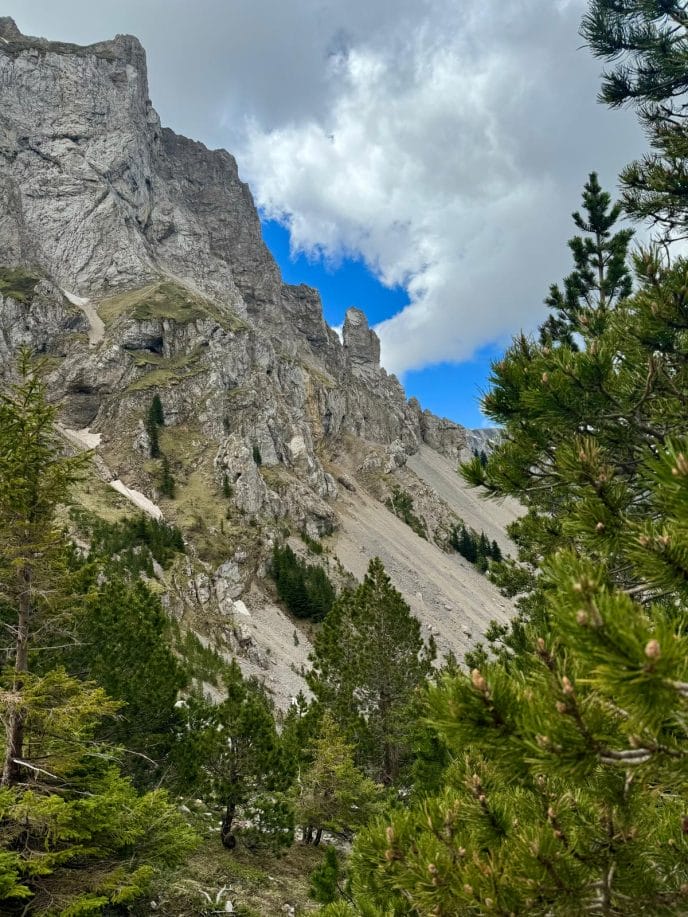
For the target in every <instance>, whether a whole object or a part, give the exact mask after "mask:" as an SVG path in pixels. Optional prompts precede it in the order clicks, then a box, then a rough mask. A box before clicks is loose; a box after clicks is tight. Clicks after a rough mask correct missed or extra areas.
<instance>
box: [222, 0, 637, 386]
mask: <svg viewBox="0 0 688 917" xmlns="http://www.w3.org/2000/svg"><path fill="white" fill-rule="evenodd" d="M456 7H457V4H455V3H446V4H443V3H439V2H437V3H432V4H430V5H429V7H426V9H425V15H424V17H423V18H420V19H419V21H418V23H417V26H418V27H417V29H416V30H415V31H414V32H412V33H411V34H410V35H409V36H408V37H406V38H405V40H403V41H401V42H400V38H399V33H398V30H397V29H396V28H395V27H394V26H393V23H392V22H391V21H390V30H389V36H388V39H389V40H388V41H385V40H384V36H380V35H378V36H377V37H376V40H375V41H370V42H365V41H363V42H361V44H360V45H359V46H356V47H350V48H349V49H348V52H347V54H345V55H340V56H338V57H336V58H334V59H332V60H330V61H329V63H328V69H327V72H326V81H325V82H326V84H327V85H328V86H329V87H330V91H331V96H330V98H331V102H330V108H329V111H328V112H327V114H326V115H324V116H319V117H310V118H309V117H305V118H304V117H299V118H294V119H292V120H291V122H289V123H285V124H282V125H280V126H277V127H274V128H270V127H266V126H265V125H264V124H262V123H260V122H258V121H257V120H255V119H254V120H253V121H252V122H251V123H250V126H249V130H248V136H247V139H246V142H245V144H244V146H243V149H242V151H241V156H240V161H241V162H242V168H243V171H244V173H247V174H248V176H249V178H250V181H251V184H252V187H253V189H254V192H255V193H256V196H257V200H258V202H259V204H260V206H261V207H262V208H263V211H264V212H265V214H266V215H267V216H269V217H271V218H276V219H279V220H280V221H281V222H283V223H284V224H285V225H287V226H288V227H289V229H290V231H291V238H292V245H293V247H294V248H295V249H297V250H303V251H306V252H308V253H309V254H314V253H316V254H317V253H320V254H322V255H323V256H325V257H334V258H336V257H338V256H339V255H341V254H342V253H345V254H346V253H352V254H357V255H362V256H363V257H364V258H365V260H366V262H367V263H368V264H369V265H370V266H371V268H372V269H373V270H374V271H375V272H376V273H377V274H378V276H379V277H380V279H381V280H382V281H383V282H384V283H386V284H388V285H393V284H403V285H404V286H405V287H406V288H407V290H408V293H409V296H410V300H411V304H410V305H409V306H408V307H407V308H406V309H405V310H404V311H403V312H401V313H400V314H398V315H396V316H394V317H393V318H391V319H389V320H388V321H385V322H383V323H382V324H381V325H380V326H379V327H378V331H379V333H380V336H381V338H382V344H383V361H384V363H385V365H387V367H388V368H390V369H392V370H394V371H397V372H403V371H404V370H407V369H411V368H419V367H422V366H424V365H427V364H430V363H434V362H438V361H442V360H455V361H458V360H462V359H466V358H468V357H470V356H471V354H472V353H474V351H475V350H476V348H478V347H479V346H481V345H484V344H486V343H487V342H489V341H493V340H495V339H498V338H502V337H504V336H505V335H508V334H510V333H512V332H513V331H515V330H517V329H518V328H519V327H521V326H525V327H531V328H532V327H533V326H534V324H535V323H536V322H537V320H538V319H539V318H540V317H541V315H542V306H541V303H542V299H543V296H544V294H545V292H546V290H547V287H548V285H549V283H550V282H551V281H553V280H557V279H559V276H560V274H561V273H562V272H564V271H566V270H567V269H568V256H567V250H566V245H565V242H566V239H567V237H568V236H569V235H570V234H571V232H570V222H569V214H570V212H571V210H572V209H573V208H574V207H576V206H578V198H579V192H580V188H581V186H582V183H583V181H584V179H585V177H586V175H587V173H588V171H589V170H591V169H592V168H597V169H598V170H600V171H601V172H602V176H603V179H605V180H606V181H607V182H609V181H610V180H613V178H614V176H615V173H616V170H617V169H618V168H619V167H620V166H621V165H622V164H623V163H624V162H625V161H626V160H627V159H628V158H630V157H631V156H632V155H634V154H635V153H636V152H637V149H638V148H639V146H640V143H639V135H638V134H637V132H636V129H635V125H634V124H633V123H632V121H631V120H630V117H629V116H626V117H625V118H624V117H623V116H622V117H619V116H618V115H617V116H615V115H614V114H611V113H608V112H606V111H604V110H603V109H600V108H597V107H596V105H595V93H596V91H597V77H596V71H597V66H596V65H595V64H594V62H592V60H591V59H590V58H589V56H588V55H587V52H584V51H578V50H577V47H578V45H579V44H580V39H579V38H578V37H577V24H578V20H579V17H580V13H581V8H582V7H581V4H580V3H578V2H570V3H560V4H558V5H557V4H552V3H551V0H521V2H520V3H514V4H512V5H511V6H510V7H509V12H505V11H504V4H499V6H497V4H496V3H484V2H481V0H471V2H465V3H464V4H462V5H461V10H460V16H458V15H457V11H456ZM428 10H429V11H430V13H431V14H432V15H428ZM498 10H499V11H500V14H501V15H500V16H499V20H497V19H496V16H497V11H498ZM333 87H334V88H333ZM624 147H625V148H624Z"/></svg>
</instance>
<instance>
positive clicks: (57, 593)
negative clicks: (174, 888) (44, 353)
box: [0, 355, 194, 917]
mask: <svg viewBox="0 0 688 917" xmlns="http://www.w3.org/2000/svg"><path fill="white" fill-rule="evenodd" d="M19 372H20V380H19V382H18V384H17V385H15V386H14V387H13V388H11V389H10V390H9V391H8V392H6V393H3V394H2V396H0V521H1V523H2V525H1V526H0V529H1V534H0V597H1V599H2V606H3V623H4V624H5V628H6V633H7V634H8V635H9V636H10V638H11V640H12V645H11V646H10V647H8V649H7V651H6V657H7V659H8V664H7V665H6V667H5V669H4V670H3V672H2V675H1V676H0V678H1V681H2V694H1V696H0V717H1V718H2V724H3V727H4V730H3V736H2V739H1V740H0V753H1V754H2V759H3V771H2V778H1V779H0V901H1V902H2V909H3V913H6V914H12V913H16V914H22V915H26V914H30V913H51V914H61V915H64V917H68V915H77V914H79V915H82V914H83V915H92V914H98V913H101V912H102V911H103V909H104V908H106V907H108V906H110V905H113V906H118V907H126V906H127V905H128V904H129V903H130V902H132V901H134V900H135V899H136V898H138V897H139V896H141V895H142V894H144V893H145V892H146V891H147V890H148V888H149V887H150V885H151V881H152V880H153V878H154V877H155V875H156V872H157V870H158V869H160V868H162V867H166V866H171V865H174V864H175V863H178V862H179V861H180V859H182V858H183V857H184V855H185V854H186V853H187V852H188V851H189V850H190V849H191V848H192V846H193V844H194V835H193V832H191V830H190V829H189V828H188V827H187V826H186V825H185V824H184V822H183V821H182V819H181V818H180V817H179V815H178V814H177V812H176V810H175V809H174V808H173V807H172V806H171V805H170V804H169V802H168V800H167V798H166V795H165V793H164V792H163V791H161V790H156V791H154V792H152V793H148V794H146V795H139V794H138V793H137V792H136V790H135V789H134V788H133V786H132V784H131V783H130V782H129V781H128V780H127V779H126V778H125V777H124V776H123V775H122V774H121V772H120V767H119V757H120V750H119V749H118V748H117V747H116V746H115V745H113V744H110V743H109V742H107V741H106V740H104V739H103V738H102V736H101V732H102V729H103V723H104V719H106V718H112V717H115V716H117V715H118V709H119V707H120V705H119V703H118V702H116V701H113V700H110V699H109V698H108V696H107V694H106V693H105V691H104V690H103V688H102V687H101V686H98V685H97V684H95V683H94V682H93V681H88V680H83V679H81V678H76V677H74V676H71V675H69V674H67V673H66V672H65V670H64V669H63V668H62V667H59V666H57V665H56V664H55V655H54V653H55V644H57V645H58V648H59V646H60V645H64V644H66V645H67V646H74V645H76V640H77V636H76V635H77V634H78V630H79V626H80V624H81V620H82V614H83V611H84V608H85V606H87V605H88V600H87V597H84V600H83V601H80V599H79V596H80V594H81V593H82V592H83V588H82V586H83V576H82V572H83V571H81V570H79V571H78V572H77V573H76V574H74V573H73V571H72V569H71V567H70V563H69V558H70V554H69V552H68V550H67V545H66V542H65V538H64V535H63V534H62V533H61V532H60V531H59V530H58V529H57V527H56V525H55V511H56V508H57V505H58V503H61V502H66V499H67V494H68V490H69V486H70V484H71V483H72V481H73V480H74V477H75V474H76V473H77V472H78V470H79V465H80V464H81V463H82V461H81V460H80V459H70V458H67V457H64V456H63V455H62V453H61V449H60V445H59V443H58V442H57V441H56V439H55V433H54V421H55V408H54V407H52V406H50V405H49V404H48V402H47V399H46V392H45V388H44V386H43V384H42V383H41V382H40V380H39V378H38V375H37V374H34V373H32V371H31V367H30V364H29V361H28V357H27V356H26V355H24V356H23V357H22V359H21V362H20V366H19Z"/></svg>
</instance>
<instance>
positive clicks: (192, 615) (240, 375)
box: [0, 19, 516, 683]
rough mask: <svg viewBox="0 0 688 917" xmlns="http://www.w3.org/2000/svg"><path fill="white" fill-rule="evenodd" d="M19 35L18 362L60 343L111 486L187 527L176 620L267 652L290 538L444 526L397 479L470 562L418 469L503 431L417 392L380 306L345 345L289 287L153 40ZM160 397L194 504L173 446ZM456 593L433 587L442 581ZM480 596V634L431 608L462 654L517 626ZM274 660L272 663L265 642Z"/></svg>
mask: <svg viewBox="0 0 688 917" xmlns="http://www.w3.org/2000/svg"><path fill="white" fill-rule="evenodd" d="M0 37H2V39H3V40H2V42H0V85H1V86H2V94H3V106H2V109H1V110H0V207H1V208H2V209H1V210H0V213H1V214H2V216H1V217H0V361H1V364H0V369H1V370H2V371H3V372H4V373H5V374H7V373H9V372H10V371H11V363H12V359H11V358H12V354H13V353H14V352H15V351H16V349H17V348H18V346H20V345H21V344H28V345H29V346H31V347H32V348H33V349H34V351H36V352H38V353H41V354H43V355H44V356H45V358H46V360H47V368H46V373H47V379H48V383H49V388H50V392H51V396H52V397H54V398H55V399H58V400H60V401H61V402H62V404H63V410H62V423H63V427H64V429H65V430H66V431H68V434H69V435H70V436H71V437H72V438H71V442H72V444H73V445H74V444H75V443H76V444H78V443H79V442H80V441H81V442H84V443H87V442H90V441H91V440H89V439H88V437H94V436H96V437H99V439H98V445H97V450H96V458H97V462H96V476H97V477H98V478H99V480H101V481H105V482H106V483H111V482H120V484H121V485H122V487H123V488H124V489H125V490H126V491H128V492H130V493H131V492H139V493H141V494H142V495H143V496H144V498H145V499H146V500H150V501H152V503H153V504H154V505H156V506H159V507H160V508H161V512H162V513H163V514H164V516H165V518H167V519H169V520H170V521H173V522H175V524H178V525H179V526H180V527H181V528H182V530H183V531H184V532H185V537H186V538H187V540H188V542H189V544H190V551H191V557H190V559H189V560H188V563H187V566H188V567H189V569H186V570H185V571H179V570H178V571H176V572H175V574H174V577H176V579H175V578H174V577H173V580H174V581H173V582H172V581H171V582H165V583H163V589H164V590H165V595H166V597H167V598H166V601H167V602H168V606H169V608H170V611H171V613H172V614H174V615H175V616H176V617H177V618H179V619H180V620H183V621H186V622H187V623H188V626H190V627H194V628H196V629H199V628H200V629H201V630H204V629H205V630H206V631H208V632H209V631H210V630H211V629H212V628H211V626H210V624H209V623H208V622H209V620H210V619H217V621H216V623H217V626H216V627H215V625H213V627H215V631H216V633H214V639H221V640H225V642H226V644H227V646H228V647H229V649H230V650H231V651H233V652H234V651H241V652H243V654H244V657H245V658H246V659H248V658H249V657H250V655H251V652H253V650H252V649H251V647H250V646H248V644H249V643H250V640H253V641H254V643H256V644H257V643H259V642H260V640H263V643H264V644H265V645H266V646H269V645H270V634H269V630H270V628H271V627H272V629H273V630H274V631H275V632H277V631H280V632H282V631H285V628H287V629H289V628H291V627H293V624H292V623H291V622H290V621H289V619H288V618H285V619H284V620H285V622H286V623H284V624H279V626H278V625H277V623H276V622H278V621H281V620H282V618H280V615H282V617H284V614H283V612H282V611H281V610H280V609H279V608H278V607H277V606H275V604H274V602H273V601H272V597H271V595H270V591H269V588H268V587H267V586H266V585H265V583H266V570H267V559H268V557H269V552H270V549H271V546H272V545H273V544H274V543H275V541H276V540H278V539H279V538H281V537H285V532H286V531H287V530H288V531H290V532H291V533H292V538H293V533H294V532H304V533H305V534H306V536H307V537H308V538H311V539H312V538H325V539H329V541H328V554H327V563H328V564H330V565H331V566H332V567H333V569H334V568H335V567H336V566H337V564H338V563H340V562H339V559H338V557H337V541H338V538H340V539H341V537H342V533H344V535H346V531H347V530H346V524H345V517H346V514H347V512H349V516H351V512H350V511H349V510H350V509H351V507H349V510H345V509H344V508H343V507H344V506H345V504H347V503H349V504H355V505H354V510H353V518H358V515H357V514H360V513H364V514H365V513H368V516H366V518H370V519H371V520H372V521H371V525H373V528H375V527H376V526H377V524H378V522H379V524H380V525H381V526H382V527H383V528H384V526H385V525H386V526H388V527H391V528H393V529H394V530H395V531H396V532H397V533H399V532H401V534H398V535H397V536H396V537H398V538H401V539H402V541H403V540H404V539H405V538H406V536H407V535H408V536H409V537H412V538H413V539H416V541H415V542H412V543H411V545H410V546H409V545H406V547H404V548H403V550H404V551H406V556H407V557H408V558H412V557H413V554H414V545H416V547H417V540H418V539H419V537H420V536H419V535H418V534H415V533H413V532H411V531H410V529H409V530H408V532H406V531H402V530H399V529H398V522H397V521H396V520H395V517H394V515H393V514H392V513H390V511H389V509H387V508H386V506H385V504H386V503H387V502H388V501H389V498H390V494H391V493H392V492H393V490H394V488H395V487H402V486H403V487H404V488H405V489H406V491H407V492H408V494H409V497H410V498H411V499H413V500H415V501H416V505H417V507H418V509H419V511H420V512H421V513H422V515H423V524H424V525H425V527H426V541H427V542H428V545H429V546H431V548H432V551H433V552H437V553H438V554H441V555H443V556H444V555H446V556H449V555H447V551H448V550H449V547H448V539H449V533H450V530H451V526H452V525H453V524H455V523H456V521H457V520H458V519H459V517H458V515H457V514H456V512H454V511H453V510H452V509H451V507H450V506H449V504H448V503H447V501H446V500H443V499H441V498H440V497H438V495H437V494H436V493H435V492H434V491H433V490H432V487H431V486H429V485H428V482H426V481H424V480H423V479H422V476H419V475H418V474H416V473H415V472H414V471H413V470H411V468H409V467H407V460H408V458H409V456H414V455H417V454H418V453H419V451H420V450H421V447H424V448H425V447H429V448H431V449H432V450H434V452H435V453H437V454H438V455H439V456H441V457H443V460H444V461H447V462H449V463H450V466H449V467H451V466H452V465H453V467H454V468H455V466H456V462H457V461H458V459H459V458H460V457H461V456H462V455H466V454H470V452H471V451H472V449H474V448H476V447H477V445H481V444H482V443H483V439H482V438H481V437H482V434H481V432H477V433H472V432H470V431H466V430H465V429H464V428H463V427H461V426H460V425H458V424H455V423H453V422H452V421H448V420H446V419H443V418H438V417H435V416H434V415H433V414H432V413H431V412H429V411H423V410H422V409H421V407H420V405H419V403H418V401H417V400H416V399H409V400H407V399H406V396H405V393H404V391H403V388H402V386H401V385H400V383H399V381H398V380H397V378H396V377H395V376H393V375H389V374H388V373H387V372H386V371H385V370H384V369H383V368H382V367H381V366H380V349H379V341H378V339H377V335H376V334H375V332H374V331H373V330H372V329H370V328H369V326H368V322H367V319H366V317H365V314H364V313H363V312H362V311H360V310H357V309H350V310H349V311H348V312H347V316H346V320H345V322H344V326H343V332H342V340H341V341H340V339H339V337H338V335H337V334H336V332H335V331H334V330H333V329H332V328H330V327H329V326H328V325H327V323H326V321H325V319H324V317H323V312H322V305H321V302H320V297H319V294H318V293H317V291H316V290H313V289H312V288H310V287H307V286H305V285H297V286H294V285H289V284H285V283H283V281H282V278H281V273H280V271H279V268H278V266H277V264H276V263H275V261H274V259H273V258H272V256H271V254H270V253H269V251H268V249H267V247H266V246H265V244H264V242H263V239H262V235H261V228H260V220H259V217H258V213H257V211H256V208H255V206H254V203H253V199H252V197H251V194H250V191H249V189H248V186H247V185H246V184H244V183H243V182H241V180H240V178H239V172H238V168H237V164H236V161H235V160H234V158H233V157H232V156H231V154H229V153H227V152H226V151H223V150H219V151H218V150H216V151H211V150H208V149H207V148H206V147H205V146H204V145H203V144H201V143H199V142H197V141H193V140H189V139H187V138H184V137H181V136H179V135H177V134H175V133H174V132H173V131H172V130H170V129H168V128H163V127H162V126H161V124H160V119H159V118H158V116H157V113H156V112H155V110H154V109H153V107H152V104H151V102H150V99H149V98H148V82H147V72H146V60H145V52H144V50H143V48H142V46H141V45H140V43H139V42H138V40H137V39H135V38H133V37H132V36H117V37H116V38H115V39H113V40H111V41H106V42H99V43H96V44H94V45H90V46H85V47H80V46H75V45H69V44H64V43H54V42H49V41H46V40H44V39H34V38H27V37H26V36H23V35H21V33H20V32H19V30H18V28H17V27H16V25H15V24H14V23H13V22H12V20H8V19H2V20H0ZM154 395H158V396H159V397H160V398H161V401H162V403H163V405H164V413H165V426H164V430H163V434H162V443H161V445H162V450H163V453H164V455H165V461H166V462H167V463H168V466H169V468H170V473H171V474H172V475H173V476H174V478H175V480H176V484H177V487H176V490H177V493H176V497H175V499H174V500H172V499H169V498H168V497H165V496H164V495H163V494H162V492H161V489H160V474H161V469H160V465H159V461H156V460H154V459H153V458H152V456H151V452H152V449H151V441H150V431H149V429H148V426H147V421H146V415H147V410H148V407H149V404H150V400H151V398H152V397H153V396H154ZM75 437H76V438H75ZM79 437H81V440H79ZM84 437H85V439H84ZM481 447H482V445H481ZM445 470H446V469H445ZM455 477H456V487H457V488H461V487H462V485H461V484H460V482H459V479H458V477H457V476H455ZM93 486H94V487H96V484H95V483H94V484H93ZM223 491H226V492H227V493H231V496H229V497H223ZM81 497H82V498H83V499H85V500H87V502H88V499H87V495H86V494H83V493H82V494H81ZM118 499H123V498H119V497H118ZM369 499H372V500H373V501H375V506H376V507H378V509H375V510H374V512H373V514H372V516H371V515H370V512H371V507H370V506H369V505H368V501H369ZM470 499H472V500H473V501H474V502H475V503H476V506H478V501H477V500H476V498H474V497H471V498H470ZM450 502H451V501H450ZM364 504H365V505H364ZM366 506H367V509H366V508H365V507H366ZM101 509H102V510H103V511H107V512H110V511H114V509H113V508H112V507H109V508H107V507H106V508H105V509H103V507H101ZM121 510H122V507H121V504H120V505H119V509H118V511H121ZM378 512H379V513H380V514H381V516H380V520H377V517H376V515H375V514H376V513H378ZM515 512H516V510H515V508H514V507H508V508H507V509H506V510H505V512H504V521H508V520H509V519H510V518H513V517H514V514H515ZM476 518H480V513H479V511H477V516H476ZM393 520H394V521H393ZM346 537H349V536H346ZM392 543H393V542H392ZM504 546H505V547H507V548H508V546H509V543H508V539H507V538H506V537H505V536H504ZM297 547H298V545H297ZM301 547H302V546H301ZM400 549H401V546H400ZM347 550H350V546H349V548H348V549H347ZM425 550H426V549H425V547H422V551H425ZM364 553H366V552H364ZM371 553H375V539H371V544H370V545H369V550H367V554H371ZM391 553H392V554H393V551H392V552H391ZM432 557H433V558H434V557H435V555H434V554H433V555H432ZM438 563H439V560H438ZM443 563H444V561H442V563H441V564H440V567H438V569H440V568H441V569H444V568H443V567H442V564H443ZM456 563H457V564H459V565H460V564H461V563H462V561H460V560H458V559H457V560H456ZM354 566H358V565H357V564H354ZM432 566H433V563H432V562H430V559H428V567H432ZM419 576H421V579H422V575H421V574H419ZM472 576H473V572H472V571H470V576H468V573H467V574H466V578H467V579H471V578H472ZM398 579H403V580H404V581H408V582H411V581H412V579H413V576H412V575H411V576H408V575H407V574H406V573H404V574H403V575H402V573H399V575H398ZM471 581H472V579H471ZM439 585H440V584H437V583H435V584H434V585H433V583H432V582H430V580H428V582H427V585H426V586H423V588H422V589H420V590H418V589H416V590H415V591H416V592H418V591H420V592H421V593H422V592H425V593H426V594H429V593H430V592H432V593H433V594H434V593H435V592H437V594H438V595H439V594H440V592H441V589H440V590H439V591H438V587H439ZM478 587H479V588H477V592H476V590H475V589H474V588H473V586H471V587H470V589H467V592H466V595H467V596H468V593H470V592H471V589H472V590H473V592H475V594H476V595H477V596H478V598H477V599H476V598H475V597H474V598H472V599H470V600H469V599H468V598H466V601H467V602H468V603H469V604H470V605H471V608H472V609H473V610H472V612H471V621H470V629H469V627H468V626H466V627H465V628H464V630H465V631H466V632H467V633H465V632H464V630H461V627H458V628H457V626H456V625H457V622H456V619H455V616H451V615H449V614H447V615H445V617H446V618H447V620H446V622H444V624H443V622H442V621H441V620H439V625H438V624H437V622H436V619H437V615H436V613H435V611H433V614H432V615H430V616H429V618H432V620H433V621H435V622H436V623H434V624H433V625H432V627H433V628H435V629H437V630H438V634H437V636H438V637H439V643H440V649H441V650H443V651H446V650H448V649H452V650H454V651H463V650H464V649H465V648H467V646H468V645H470V641H471V640H472V639H474V638H475V637H477V636H479V634H477V633H476V626H477V627H478V629H479V628H480V627H481V626H485V625H486V624H487V623H488V621H489V619H490V618H491V617H493V616H495V615H497V616H499V617H503V613H502V612H501V611H500V610H499V609H501V608H503V606H504V603H503V601H502V599H501V597H499V596H498V593H497V592H496V590H495V589H494V588H493V587H492V586H491V585H490V584H489V583H488V581H487V580H486V579H485V578H484V577H482V578H481V581H480V583H479V584H478ZM409 588H410V587H409ZM409 588H407V589H406V593H407V595H408V593H409ZM266 589H267V591H266ZM449 591H450V593H451V594H450V595H443V597H442V599H441V601H440V600H438V601H440V604H441V605H444V606H451V608H452V611H453V610H454V609H455V608H457V607H459V606H460V604H461V584H460V582H459V581H457V582H456V583H454V584H453V585H452V587H451V589H450V590H449ZM246 596H251V597H252V598H251V602H252V603H253V608H254V610H255V611H256V612H258V611H260V612H261V614H263V612H265V609H267V608H269V609H272V611H269V612H268V613H265V614H263V618H264V619H265V621H264V626H263V627H262V630H261V633H260V634H259V635H258V636H257V637H254V636H251V637H250V640H249V637H248V636H247V635H246V633H245V631H246V627H245V625H246V623H247V622H246V621H245V620H242V619H243V618H245V617H246V616H245V615H244V614H243V611H242V610H241V608H240V609H239V611H237V609H236V607H235V606H236V602H237V601H240V602H242V605H243V607H244V608H247V605H246V602H244V599H243V598H240V597H246ZM411 599H414V596H413V595H411ZM415 604H416V606H418V603H417V602H416V603H415ZM211 606H212V607H211ZM419 609H420V610H419ZM247 610H248V609H247ZM414 610H416V611H417V613H419V614H420V615H422V613H423V607H421V606H419V607H414ZM445 611H446V608H445ZM249 616H250V615H249ZM459 616H460V615H459ZM440 618H441V616H440ZM270 622H272V623H270ZM429 626H430V625H428V627H429ZM280 628H281V630H280ZM218 633H219V634H220V637H219V638H218ZM468 634H470V637H469V636H468ZM249 636H250V635H249ZM283 643H284V640H283V639H282V638H281V649H280V651H279V654H277V655H279V657H280V661H279V662H278V668H280V671H281V672H282V681H283V683H284V682H289V683H291V682H293V679H291V677H290V676H288V674H287V672H288V671H291V668H290V666H292V665H294V666H298V664H302V663H303V661H304V658H305V657H304V654H305V653H307V648H308V640H307V635H305V639H304V640H303V641H302V643H301V644H300V645H301V646H302V650H301V651H300V652H299V653H296V654H295V653H294V652H292V651H291V650H290V651H289V653H286V651H285V648H284V646H283ZM247 646H248V648H249V650H250V652H246V650H247ZM253 656H254V658H255V659H259V663H257V664H259V666H262V667H263V671H266V670H267V669H268V668H269V666H268V665H267V663H266V659H265V658H264V657H265V653H262V655H261V652H260V651H259V650H256V651H255V652H253ZM272 661H273V662H274V659H273V660H272Z"/></svg>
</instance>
